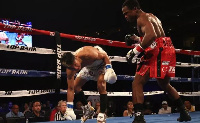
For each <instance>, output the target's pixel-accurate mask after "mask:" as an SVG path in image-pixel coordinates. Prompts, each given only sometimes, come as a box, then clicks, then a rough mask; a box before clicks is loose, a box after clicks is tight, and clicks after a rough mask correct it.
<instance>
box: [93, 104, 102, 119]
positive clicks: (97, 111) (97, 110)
mask: <svg viewBox="0 0 200 123" xmlns="http://www.w3.org/2000/svg"><path fill="white" fill-rule="evenodd" d="M99 112H100V102H96V105H95V114H94V116H93V117H94V118H96V117H97V116H98V114H99Z"/></svg>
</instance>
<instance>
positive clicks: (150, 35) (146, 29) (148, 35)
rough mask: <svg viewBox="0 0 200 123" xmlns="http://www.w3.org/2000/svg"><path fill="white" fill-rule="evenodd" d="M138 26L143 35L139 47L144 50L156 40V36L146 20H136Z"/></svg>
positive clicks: (151, 25)
mask: <svg viewBox="0 0 200 123" xmlns="http://www.w3.org/2000/svg"><path fill="white" fill-rule="evenodd" d="M138 26H139V27H140V29H141V32H142V33H143V34H144V37H143V39H142V42H141V44H140V45H141V47H142V48H143V49H146V48H147V47H149V46H150V45H151V44H152V43H153V41H154V40H155V39H156V37H157V34H156V32H155V29H154V27H153V24H152V23H151V22H150V21H149V20H148V18H145V19H144V18H142V19H140V20H138Z"/></svg>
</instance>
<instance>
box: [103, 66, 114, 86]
mask: <svg viewBox="0 0 200 123" xmlns="http://www.w3.org/2000/svg"><path fill="white" fill-rule="evenodd" d="M105 67H106V72H105V75H104V80H105V81H106V82H107V83H109V84H114V83H115V82H116V81H117V76H116V74H115V71H114V70H113V69H112V65H111V64H106V66H105Z"/></svg>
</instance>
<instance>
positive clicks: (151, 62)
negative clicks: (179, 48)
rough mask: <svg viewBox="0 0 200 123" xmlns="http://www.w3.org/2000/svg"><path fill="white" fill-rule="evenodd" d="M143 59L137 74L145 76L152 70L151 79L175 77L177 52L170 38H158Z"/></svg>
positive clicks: (147, 49) (146, 50)
mask: <svg viewBox="0 0 200 123" xmlns="http://www.w3.org/2000/svg"><path fill="white" fill-rule="evenodd" d="M143 58H144V62H141V63H140V64H138V66H137V70H136V74H139V75H142V76H143V75H144V74H145V73H146V71H147V70H148V69H149V68H150V78H162V79H163V78H164V77H165V76H169V77H175V66H176V52H175V48H174V46H173V44H172V41H171V39H170V37H161V38H157V39H156V40H155V41H154V42H153V43H152V44H151V46H149V47H148V48H146V49H145V55H144V56H143Z"/></svg>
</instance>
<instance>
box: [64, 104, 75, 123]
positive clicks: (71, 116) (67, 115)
mask: <svg viewBox="0 0 200 123" xmlns="http://www.w3.org/2000/svg"><path fill="white" fill-rule="evenodd" d="M69 103H70V102H67V109H66V112H65V116H64V117H65V118H66V119H67V120H76V115H75V113H74V110H73V103H72V104H71V103H70V104H69Z"/></svg>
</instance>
